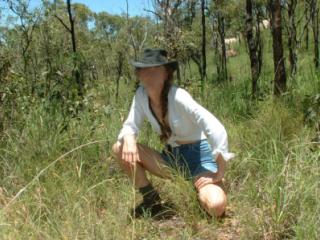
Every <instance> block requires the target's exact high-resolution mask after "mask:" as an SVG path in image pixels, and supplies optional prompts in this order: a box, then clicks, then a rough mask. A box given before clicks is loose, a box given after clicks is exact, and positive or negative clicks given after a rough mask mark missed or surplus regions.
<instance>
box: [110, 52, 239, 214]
mask: <svg viewBox="0 0 320 240" xmlns="http://www.w3.org/2000/svg"><path fill="white" fill-rule="evenodd" d="M131 64H132V65H133V66H134V67H135V73H136V75H137V77H138V78H139V81H140V86H139V87H138V89H137V90H136V93H135V96H134V97H133V101H132V104H131V108H130V111H129V115H128V117H127V119H126V121H125V122H124V123H123V127H122V129H121V131H120V133H119V135H118V141H117V142H116V143H115V144H114V145H113V147H112V153H113V155H114V156H115V158H116V159H117V160H118V162H119V163H120V166H121V168H122V169H123V170H124V172H125V173H126V174H127V175H128V176H129V177H130V179H131V180H132V181H133V183H134V184H135V188H136V189H139V192H140V193H141V194H142V195H143V201H142V202H141V203H140V204H139V205H138V206H136V207H135V208H134V209H133V210H132V214H134V216H135V217H138V216H141V215H142V214H143V213H144V212H145V211H151V214H152V215H155V214H157V213H158V212H159V211H161V209H162V208H163V206H162V204H161V199H160V196H159V193H158V192H157V191H156V190H155V189H154V188H153V186H152V184H151V182H150V181H149V180H148V178H147V176H146V170H147V171H149V172H150V173H151V174H154V175H156V176H158V177H161V178H171V177H172V175H171V174H170V169H172V168H174V169H180V170H182V171H184V172H185V173H186V174H185V178H186V179H187V180H191V181H192V183H193V185H194V187H195V189H196V191H197V194H198V200H199V202H200V205H201V207H203V208H204V209H205V210H206V212H207V213H208V214H210V215H211V216H216V217H221V216H223V215H224V213H225V209H226V205H227V196H226V193H225V191H224V190H223V188H222V179H223V176H224V172H225V166H226V161H228V160H229V159H231V158H232V157H234V154H233V153H231V152H228V138H227V133H226V130H225V128H224V126H223V125H222V124H221V123H220V121H219V120H218V119H217V118H216V117H215V116H214V115H213V114H212V113H211V112H209V111H208V110H207V109H205V108H204V107H202V106H201V105H200V104H199V103H198V102H196V101H195V100H194V99H193V98H192V96H191V95H190V94H189V93H188V92H187V91H186V90H185V89H183V88H180V87H178V86H176V85H175V84H173V83H172V82H173V74H174V72H175V70H177V68H178V62H177V61H169V60H168V59H167V52H166V51H165V50H163V49H145V51H144V55H143V58H142V59H141V60H140V61H137V62H135V61H132V62H131ZM145 118H147V119H148V121H149V122H150V123H151V125H152V127H153V129H154V130H155V131H156V132H157V133H158V134H159V135H160V140H161V142H162V143H164V144H165V147H164V148H163V150H162V152H158V151H156V150H155V149H153V148H150V147H148V146H146V145H144V144H140V143H137V142H136V137H137V135H138V132H139V129H140V127H141V124H142V122H143V120H144V119H145Z"/></svg>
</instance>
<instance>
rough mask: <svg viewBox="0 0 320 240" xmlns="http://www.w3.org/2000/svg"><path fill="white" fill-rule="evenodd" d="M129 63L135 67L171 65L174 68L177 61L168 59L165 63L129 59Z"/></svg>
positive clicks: (176, 65) (176, 66)
mask: <svg viewBox="0 0 320 240" xmlns="http://www.w3.org/2000/svg"><path fill="white" fill-rule="evenodd" d="M129 62H130V64H131V65H132V66H134V67H136V68H148V67H158V66H163V65H171V66H172V67H173V68H174V69H175V70H176V69H177V68H178V61H169V62H166V63H143V62H137V61H133V60H130V61H129Z"/></svg>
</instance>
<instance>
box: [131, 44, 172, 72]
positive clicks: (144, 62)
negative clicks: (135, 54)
mask: <svg viewBox="0 0 320 240" xmlns="http://www.w3.org/2000/svg"><path fill="white" fill-rule="evenodd" d="M167 56H168V53H167V51H166V50H164V49H156V48H155V49H152V48H147V49H145V50H144V52H143V56H142V58H141V59H140V60H138V61H134V60H130V63H131V64H132V65H133V66H134V67H136V68H148V67H156V66H161V65H167V64H168V65H171V66H172V67H173V68H174V70H176V69H177V68H178V62H177V61H176V60H171V61H169V60H168V59H167Z"/></svg>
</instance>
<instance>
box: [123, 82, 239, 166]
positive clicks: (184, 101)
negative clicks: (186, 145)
mask: <svg viewBox="0 0 320 240" xmlns="http://www.w3.org/2000/svg"><path fill="white" fill-rule="evenodd" d="M146 118H147V120H148V121H149V122H150V124H151V126H152V128H153V130H154V131H156V132H157V133H158V134H161V129H160V125H159V123H158V122H157V120H156V118H155V117H154V115H153V114H152V112H151V111H150V108H149V99H148V93H147V91H146V89H145V88H144V87H143V85H140V86H139V87H138V89H137V90H136V93H135V95H134V97H133V101H132V103H131V107H130V111H129V115H128V117H127V119H126V120H125V122H124V123H123V126H122V129H121V131H120V133H119V135H118V140H121V139H122V138H123V136H125V135H133V134H134V135H135V137H137V135H138V133H139V130H140V127H141V125H142V123H143V121H144V119H146ZM168 120H169V125H170V127H171V130H172V134H171V137H170V138H169V139H168V140H167V144H170V145H171V146H172V147H176V146H179V144H178V143H176V142H175V141H196V140H200V139H208V142H209V144H210V145H211V149H212V154H214V156H216V154H217V153H221V155H222V157H223V158H224V160H225V161H228V160H230V159H231V158H233V157H234V156H235V154H234V153H231V152H229V150H228V136H227V132H226V129H225V127H224V126H223V125H222V124H221V122H220V121H219V120H218V119H217V118H216V117H215V116H214V115H213V114H212V113H211V112H209V111H208V110H207V109H206V108H204V107H203V106H201V105H200V104H199V103H198V102H197V101H195V100H194V99H193V98H192V96H191V95H190V94H189V92H188V91H186V90H185V89H183V88H181V87H178V86H176V85H175V84H173V85H172V86H171V88H170V90H169V93H168Z"/></svg>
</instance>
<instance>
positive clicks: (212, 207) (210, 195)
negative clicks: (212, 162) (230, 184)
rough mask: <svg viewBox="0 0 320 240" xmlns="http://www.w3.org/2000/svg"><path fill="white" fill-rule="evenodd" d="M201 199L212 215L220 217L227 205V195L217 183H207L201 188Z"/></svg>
mask: <svg viewBox="0 0 320 240" xmlns="http://www.w3.org/2000/svg"><path fill="white" fill-rule="evenodd" d="M198 195H199V200H200V201H201V205H203V206H204V207H205V208H206V210H207V211H208V212H209V214H210V215H214V216H216V217H220V216H221V215H222V214H223V213H224V212H225V209H226V206H227V196H226V194H225V192H224V191H223V189H222V188H221V187H220V186H218V185H216V184H207V185H205V186H203V187H202V188H200V189H199V192H198Z"/></svg>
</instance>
